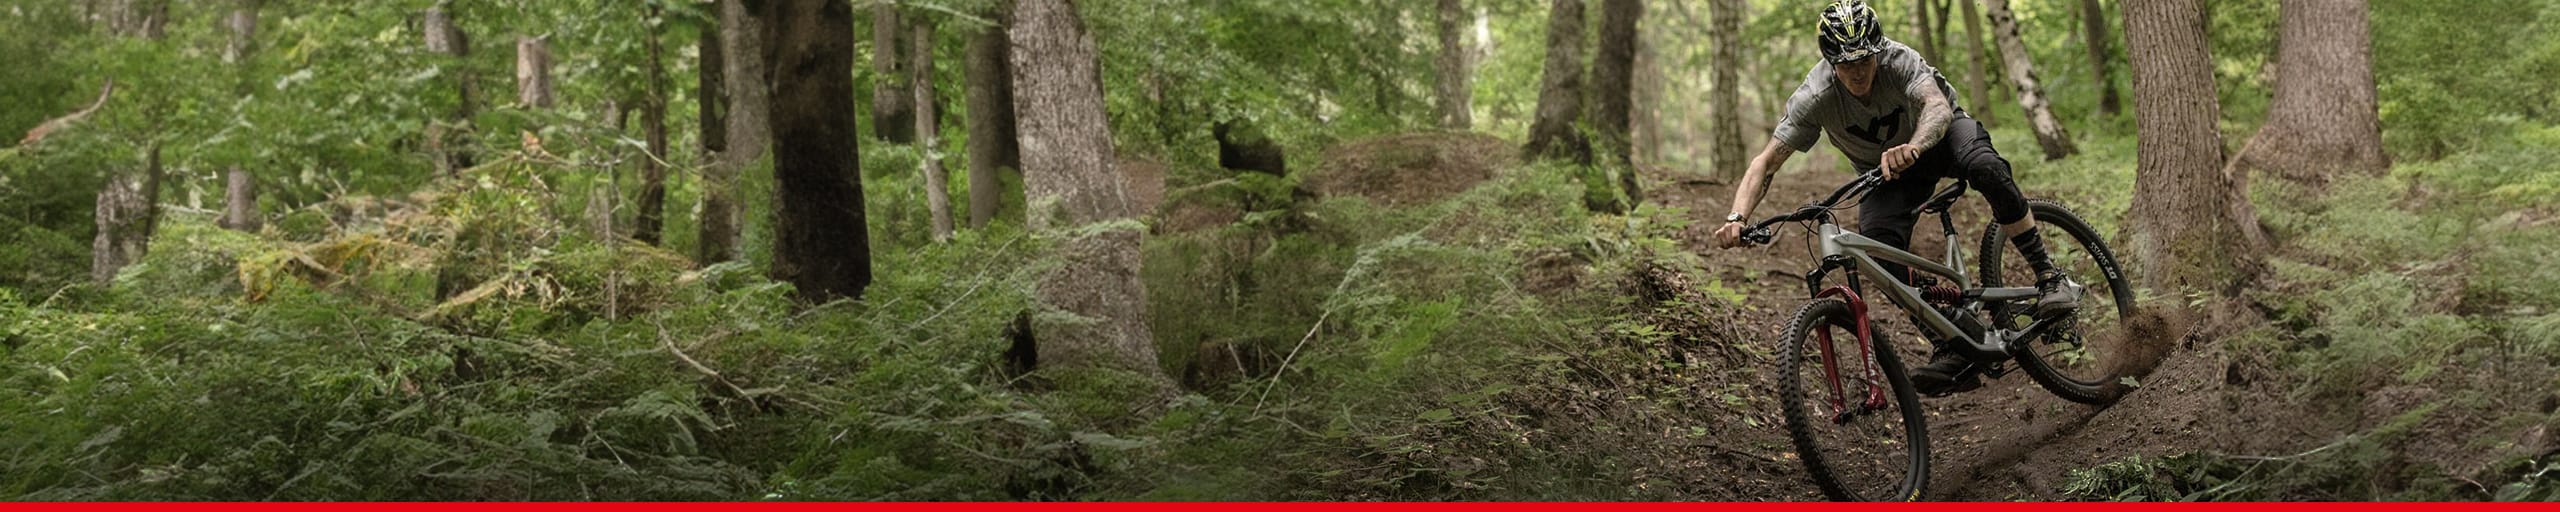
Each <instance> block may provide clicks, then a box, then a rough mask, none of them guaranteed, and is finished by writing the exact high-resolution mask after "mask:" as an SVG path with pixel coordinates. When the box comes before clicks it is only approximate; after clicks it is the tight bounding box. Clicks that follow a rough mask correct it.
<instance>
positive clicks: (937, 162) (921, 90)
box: [907, 20, 951, 242]
mask: <svg viewBox="0 0 2560 512" xmlns="http://www.w3.org/2000/svg"><path fill="white" fill-rule="evenodd" d="M913 25H914V26H915V34H916V35H915V44H913V45H911V46H913V47H914V48H913V50H914V51H915V53H914V55H915V57H914V58H910V59H907V63H908V66H909V67H911V68H912V69H910V71H911V73H909V75H908V78H907V82H908V83H910V84H913V85H914V86H915V99H916V102H915V105H916V141H918V142H920V143H922V144H923V145H924V159H923V163H924V204H925V209H926V210H927V211H928V212H930V213H931V214H932V215H933V221H932V222H933V241H936V242H947V241H950V240H951V186H950V184H949V183H950V180H951V177H950V176H949V175H948V174H946V173H944V172H943V169H942V127H941V126H938V124H939V123H936V122H934V121H935V120H936V119H937V118H938V117H939V116H935V115H934V108H933V99H934V98H933V22H932V21H931V20H916V22H915V23H913Z"/></svg>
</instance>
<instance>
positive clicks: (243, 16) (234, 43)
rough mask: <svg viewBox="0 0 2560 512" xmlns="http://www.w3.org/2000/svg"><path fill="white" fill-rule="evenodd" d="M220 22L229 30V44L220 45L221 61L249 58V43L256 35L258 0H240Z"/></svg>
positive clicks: (236, 61) (237, 60)
mask: <svg viewBox="0 0 2560 512" xmlns="http://www.w3.org/2000/svg"><path fill="white" fill-rule="evenodd" d="M222 24H223V27H224V28H228V29H230V30H231V41H230V44H226V45H223V46H222V63H224V64H235V63H239V62H240V61H241V60H243V59H247V58H249V44H250V42H251V41H253V40H254V39H255V38H256V37H257V35H258V0H240V5H238V6H236V7H233V8H232V9H231V14H230V15H229V16H227V17H225V18H224V19H223V23H222Z"/></svg>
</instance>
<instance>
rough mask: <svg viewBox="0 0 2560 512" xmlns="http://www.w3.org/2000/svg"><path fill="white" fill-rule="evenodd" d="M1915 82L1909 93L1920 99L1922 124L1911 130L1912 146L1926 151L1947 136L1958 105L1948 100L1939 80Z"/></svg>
mask: <svg viewBox="0 0 2560 512" xmlns="http://www.w3.org/2000/svg"><path fill="white" fill-rule="evenodd" d="M1913 82H1914V83H1915V85H1913V86H1912V87H1911V88H1910V89H1909V91H1908V93H1909V94H1910V95H1911V97H1913V98H1919V99H1920V122H1919V123H1917V124H1918V126H1916V127H1913V128H1912V129H1911V145H1912V146H1913V147H1917V148H1920V149H1921V150H1923V151H1926V150H1928V149H1929V148H1930V147H1934V146H1937V145H1938V139H1939V138H1940V137H1944V136H1946V134H1947V124H1948V123H1953V122H1955V120H1956V104H1955V102H1953V101H1948V100H1947V93H1946V91H1944V90H1941V89H1938V81H1937V80H1931V79H1927V78H1925V77H1924V78H1922V79H1916V80H1913Z"/></svg>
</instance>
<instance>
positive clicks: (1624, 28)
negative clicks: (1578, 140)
mask: <svg viewBox="0 0 2560 512" xmlns="http://www.w3.org/2000/svg"><path fill="white" fill-rule="evenodd" d="M1643 18H1644V3H1643V2H1641V1H1639V0H1600V53H1599V55H1597V56H1595V57H1594V60H1593V61H1592V63H1591V75H1592V76H1591V78H1592V79H1591V83H1592V85H1593V88H1594V89H1595V91H1594V92H1593V94H1594V96H1593V100H1592V103H1593V107H1595V108H1593V109H1592V110H1591V126H1592V129H1593V130H1594V131H1596V132H1598V133H1599V134H1600V140H1599V141H1598V143H1597V144H1596V145H1597V146H1598V148H1599V149H1600V150H1601V151H1605V152H1606V153H1605V154H1606V156H1607V157H1608V158H1607V163H1608V164H1609V166H1610V167H1611V168H1612V169H1615V170H1617V172H1618V188H1619V189H1620V191H1621V192H1624V193H1626V196H1627V197H1626V199H1627V205H1626V206H1627V208H1629V209H1633V208H1634V205H1636V204H1641V203H1643V202H1644V190H1643V189H1642V188H1641V186H1640V185H1639V184H1637V183H1636V172H1635V154H1634V152H1633V149H1634V147H1633V146H1632V144H1633V143H1634V138H1633V137H1630V136H1629V134H1630V132H1632V131H1633V126H1634V122H1635V118H1634V111H1635V68H1636V36H1637V34H1636V31H1637V27H1638V24H1639V23H1640V22H1641V21H1642V20H1643Z"/></svg>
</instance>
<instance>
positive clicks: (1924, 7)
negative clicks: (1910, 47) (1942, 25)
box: [1911, 0, 1940, 62]
mask: <svg viewBox="0 0 2560 512" xmlns="http://www.w3.org/2000/svg"><path fill="white" fill-rule="evenodd" d="M1930 14H1931V13H1930V12H1929V0H1914V1H1913V2H1911V36H1912V37H1911V39H1912V42H1915V43H1920V44H1919V45H1917V46H1919V48H1918V50H1920V58H1922V59H1925V60H1928V61H1929V62H1938V55H1940V54H1939V53H1938V38H1937V34H1936V33H1934V32H1931V31H1930V30H1929V27H1931V26H1934V25H1936V24H1935V23H1930V22H1929V15H1930Z"/></svg>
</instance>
